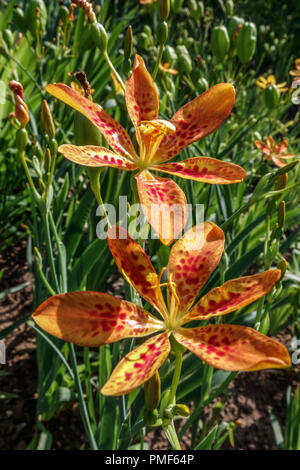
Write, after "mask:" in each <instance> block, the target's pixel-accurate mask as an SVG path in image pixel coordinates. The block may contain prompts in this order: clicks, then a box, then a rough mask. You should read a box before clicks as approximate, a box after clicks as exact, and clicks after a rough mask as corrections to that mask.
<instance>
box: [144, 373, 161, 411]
mask: <svg viewBox="0 0 300 470" xmlns="http://www.w3.org/2000/svg"><path fill="white" fill-rule="evenodd" d="M144 396H145V407H146V408H147V410H150V411H151V410H155V408H157V406H158V404H159V402H160V376H159V373H158V372H157V371H156V372H155V374H154V375H153V376H152V377H151V378H150V379H149V380H148V381H147V382H146V383H145V385H144Z"/></svg>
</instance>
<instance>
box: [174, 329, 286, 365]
mask: <svg viewBox="0 0 300 470" xmlns="http://www.w3.org/2000/svg"><path fill="white" fill-rule="evenodd" d="M174 336H175V338H176V340H177V341H178V342H179V343H181V344H182V345H184V346H185V347H186V348H187V349H189V350H190V351H192V352H193V353H194V354H196V356H198V357H200V358H201V359H202V360H203V361H205V362H207V363H208V364H210V365H211V366H213V367H216V368H217V369H223V370H233V371H234V370H235V371H239V370H245V371H246V370H248V371H249V370H261V369H269V368H282V367H289V366H290V365H291V360H290V356H289V353H288V351H287V349H286V347H285V346H283V344H281V343H279V342H278V341H275V340H274V339H271V338H269V337H268V336H265V335H263V334H262V333H259V332H258V331H256V330H254V329H253V328H249V327H246V326H239V325H222V324H218V325H207V326H203V327H199V328H187V329H185V328H180V330H178V333H176V334H175V335H174Z"/></svg>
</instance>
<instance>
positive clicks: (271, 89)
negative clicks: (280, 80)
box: [264, 85, 280, 111]
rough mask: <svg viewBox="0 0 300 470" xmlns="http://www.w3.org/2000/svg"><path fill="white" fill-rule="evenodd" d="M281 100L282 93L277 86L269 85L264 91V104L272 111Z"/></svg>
mask: <svg viewBox="0 0 300 470" xmlns="http://www.w3.org/2000/svg"><path fill="white" fill-rule="evenodd" d="M279 100H280V92H279V90H278V88H277V86H276V85H269V86H267V88H265V89H264V103H265V105H266V107H267V108H268V109H269V110H270V111H271V110H272V109H274V108H275V107H276V106H277V104H278V103H279Z"/></svg>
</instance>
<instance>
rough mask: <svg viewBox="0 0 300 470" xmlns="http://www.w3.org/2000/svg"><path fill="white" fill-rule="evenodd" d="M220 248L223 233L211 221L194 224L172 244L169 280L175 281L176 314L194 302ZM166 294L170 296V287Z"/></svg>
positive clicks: (215, 263)
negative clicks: (176, 296)
mask: <svg viewBox="0 0 300 470" xmlns="http://www.w3.org/2000/svg"><path fill="white" fill-rule="evenodd" d="M223 247H224V233H223V231H222V230H221V229H220V228H219V227H217V225H215V224H213V223H212V222H205V223H202V224H199V225H196V226H195V227H193V228H191V229H190V230H188V231H187V232H186V233H185V234H184V235H183V237H182V238H180V240H178V241H177V242H176V243H175V244H174V245H173V247H172V249H171V252H170V257H169V264H168V279H169V281H173V282H175V283H176V293H177V295H178V297H179V301H180V305H179V309H178V314H179V315H180V314H182V313H184V312H186V311H187V310H188V309H189V308H190V306H191V305H192V304H193V303H194V300H195V298H196V296H197V294H198V292H199V290H200V289H201V287H202V286H203V285H204V284H205V282H206V281H207V279H208V278H209V277H210V276H211V274H212V273H213V271H214V270H215V268H216V267H217V265H218V263H219V260H220V258H221V255H222V251H223ZM168 294H169V296H170V295H171V292H170V290H169V291H168ZM169 303H170V302H169Z"/></svg>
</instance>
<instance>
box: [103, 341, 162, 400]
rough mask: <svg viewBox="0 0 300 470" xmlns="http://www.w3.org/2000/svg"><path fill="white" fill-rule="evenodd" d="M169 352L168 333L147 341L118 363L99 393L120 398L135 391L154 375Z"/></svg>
mask: <svg viewBox="0 0 300 470" xmlns="http://www.w3.org/2000/svg"><path fill="white" fill-rule="evenodd" d="M169 352H170V343H169V339H168V333H162V334H160V335H157V336H153V337H152V338H150V339H148V340H147V341H146V342H145V343H144V344H142V345H141V346H139V347H138V348H136V349H134V350H133V351H131V352H130V353H129V354H127V355H126V356H125V357H124V358H123V359H122V360H121V361H120V362H119V364H118V365H117V366H116V367H115V369H114V370H113V372H112V374H111V376H110V378H109V379H108V381H107V382H106V384H105V385H104V387H102V389H101V393H102V394H103V395H113V396H120V395H125V394H126V393H129V392H131V391H132V390H135V389H136V388H137V387H139V386H140V385H142V384H143V383H144V382H146V381H147V380H149V379H150V378H151V377H152V376H153V375H154V374H155V372H156V371H157V370H158V369H159V368H160V367H161V365H162V364H163V362H164V361H165V359H166V358H167V356H168V354H169Z"/></svg>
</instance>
